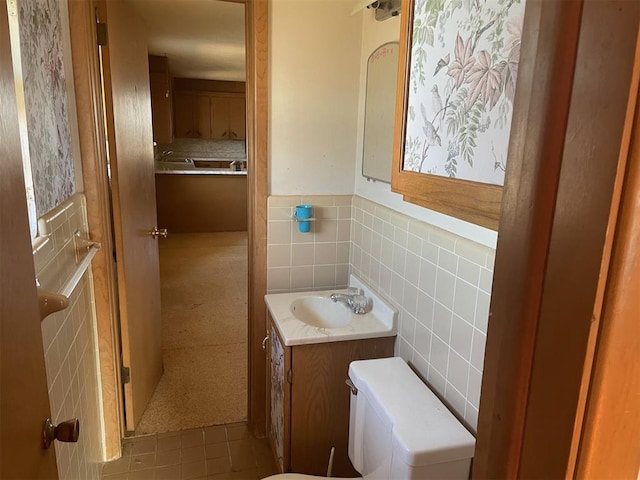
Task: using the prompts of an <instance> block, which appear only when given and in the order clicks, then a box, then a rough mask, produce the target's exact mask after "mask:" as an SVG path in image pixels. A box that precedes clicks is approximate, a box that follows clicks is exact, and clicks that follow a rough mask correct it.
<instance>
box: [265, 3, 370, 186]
mask: <svg viewBox="0 0 640 480" xmlns="http://www.w3.org/2000/svg"><path fill="white" fill-rule="evenodd" d="M353 6H354V1H353V0H349V1H344V0H340V1H336V0H333V1H327V0H273V1H272V2H271V12H270V23H271V24H270V30H269V36H270V46H269V55H270V65H269V75H270V79H269V84H270V89H271V92H270V118H269V125H270V140H269V145H270V147H269V148H270V155H269V157H270V161H271V164H270V182H271V184H270V194H271V195H303V194H304V195H313V194H351V193H353V185H354V172H355V158H356V141H357V121H358V96H359V88H360V85H359V81H360V42H361V38H362V34H361V28H362V21H361V18H360V16H359V15H354V16H351V10H352V9H353Z"/></svg>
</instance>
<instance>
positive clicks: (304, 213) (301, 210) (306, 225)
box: [294, 205, 313, 233]
mask: <svg viewBox="0 0 640 480" xmlns="http://www.w3.org/2000/svg"><path fill="white" fill-rule="evenodd" d="M312 214H313V207H312V206H311V205H297V206H296V212H295V213H294V216H295V218H296V220H297V221H298V229H299V230H300V233H309V232H310V231H311V222H310V221H308V222H305V221H304V219H306V218H312Z"/></svg>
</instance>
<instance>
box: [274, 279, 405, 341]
mask: <svg viewBox="0 0 640 480" xmlns="http://www.w3.org/2000/svg"><path fill="white" fill-rule="evenodd" d="M349 285H350V286H353V287H358V288H361V289H362V290H363V291H364V294H365V296H366V297H367V298H369V299H371V300H372V303H373V308H371V307H369V309H368V311H367V313H365V314H363V315H356V314H355V313H351V312H350V315H351V316H352V321H351V322H349V324H348V325H346V326H344V327H334V328H324V327H315V326H312V325H308V324H306V323H304V322H302V321H301V320H298V319H297V318H296V317H295V316H294V314H293V312H292V311H291V303H292V302H293V301H294V300H296V299H298V298H302V297H308V296H318V297H325V298H328V297H329V296H330V295H331V294H332V293H336V292H345V290H344V289H333V290H322V291H308V292H294V293H271V294H267V295H265V297H264V298H265V302H266V304H267V307H268V308H269V313H271V318H273V322H274V324H275V326H276V328H277V329H278V333H280V336H281V337H282V340H283V341H284V344H285V345H286V346H288V347H290V346H294V345H307V344H312V343H328V342H340V341H347V340H360V339H365V338H378V337H393V336H395V335H396V334H397V328H398V327H397V325H398V322H397V316H398V313H397V311H396V310H395V309H393V308H392V307H391V306H389V305H388V304H387V303H386V302H384V301H383V300H381V299H380V298H379V297H378V296H377V295H376V294H375V293H373V292H371V290H370V289H369V287H368V286H367V285H366V284H364V283H362V282H361V281H360V280H359V279H358V278H357V277H355V276H354V275H351V280H350V282H349ZM343 306H344V305H343ZM344 308H345V309H347V307H346V306H344Z"/></svg>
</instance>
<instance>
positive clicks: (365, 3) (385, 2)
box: [351, 0, 401, 22]
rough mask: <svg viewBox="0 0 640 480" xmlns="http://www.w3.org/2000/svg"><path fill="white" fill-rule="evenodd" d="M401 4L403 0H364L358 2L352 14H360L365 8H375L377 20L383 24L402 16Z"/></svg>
mask: <svg viewBox="0 0 640 480" xmlns="http://www.w3.org/2000/svg"><path fill="white" fill-rule="evenodd" d="M400 3H401V0H375V1H374V2H372V1H371V0H362V1H360V2H358V4H357V5H356V7H355V8H354V9H353V11H352V12H351V15H353V14H355V13H357V12H359V11H360V10H362V9H363V8H365V7H366V8H373V9H374V10H375V16H376V20H377V21H379V22H381V21H383V20H386V19H387V18H391V17H396V16H398V15H400Z"/></svg>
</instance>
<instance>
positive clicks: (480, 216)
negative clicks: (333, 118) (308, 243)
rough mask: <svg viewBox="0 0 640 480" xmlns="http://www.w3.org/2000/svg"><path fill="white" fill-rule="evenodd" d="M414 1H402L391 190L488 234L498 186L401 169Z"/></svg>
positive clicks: (494, 224)
mask: <svg viewBox="0 0 640 480" xmlns="http://www.w3.org/2000/svg"><path fill="white" fill-rule="evenodd" d="M414 5H415V0H403V1H402V19H401V30H400V53H399V61H398V86H397V91H396V111H395V118H396V121H395V129H394V147H393V163H392V172H391V190H392V191H393V192H396V193H399V194H401V195H403V199H404V200H405V201H407V202H411V203H414V204H417V205H420V206H423V207H426V208H429V209H431V210H435V211H437V212H440V213H444V214H446V215H450V216H453V217H456V218H459V219H461V220H464V221H467V222H471V223H474V224H477V225H480V226H483V227H486V228H490V229H492V230H497V229H498V223H499V220H500V207H501V202H502V186H499V185H492V184H486V183H479V182H474V181H468V180H462V179H457V178H447V177H443V176H438V175H430V174H426V173H418V172H413V171H408V170H404V169H403V165H404V158H405V151H404V150H405V137H406V131H407V114H408V97H409V95H408V93H409V81H410V75H411V71H410V70H411V39H412V37H413V24H414Z"/></svg>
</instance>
